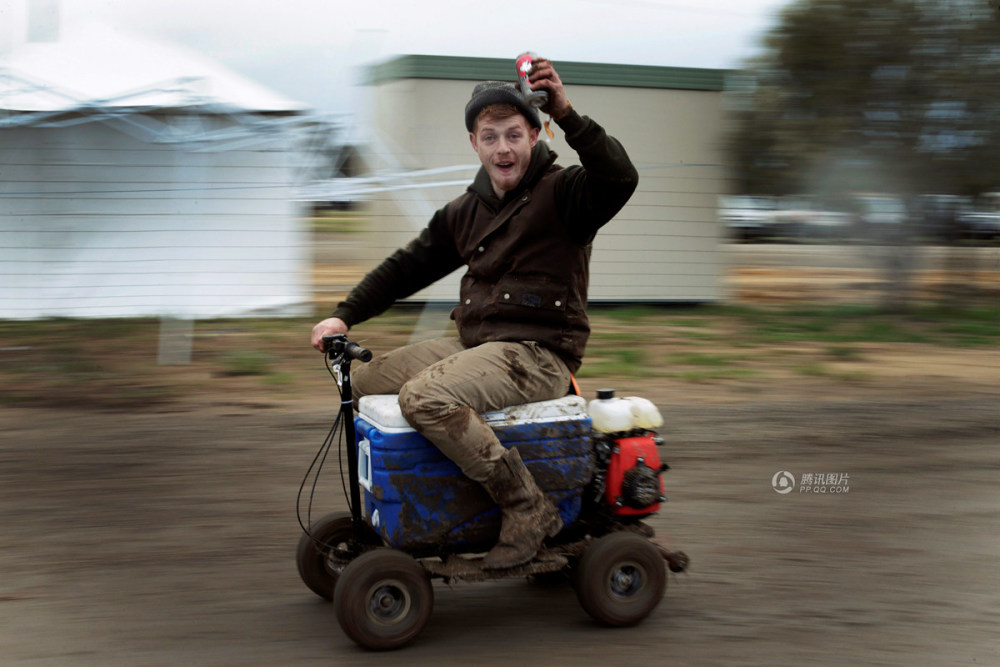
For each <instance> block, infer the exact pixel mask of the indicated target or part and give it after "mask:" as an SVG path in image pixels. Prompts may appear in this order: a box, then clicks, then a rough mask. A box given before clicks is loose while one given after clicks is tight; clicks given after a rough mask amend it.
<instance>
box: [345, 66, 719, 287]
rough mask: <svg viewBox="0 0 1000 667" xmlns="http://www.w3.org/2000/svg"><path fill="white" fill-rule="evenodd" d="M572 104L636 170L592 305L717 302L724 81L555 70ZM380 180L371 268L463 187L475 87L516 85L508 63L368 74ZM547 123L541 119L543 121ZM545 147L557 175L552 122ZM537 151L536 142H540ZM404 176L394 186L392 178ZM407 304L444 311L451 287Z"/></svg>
mask: <svg viewBox="0 0 1000 667" xmlns="http://www.w3.org/2000/svg"><path fill="white" fill-rule="evenodd" d="M556 66H557V68H558V71H559V74H560V76H561V77H562V80H563V83H564V84H565V86H566V91H567V94H568V96H569V99H570V101H571V102H572V103H573V105H574V107H576V109H577V110H578V111H580V113H582V114H585V115H589V116H591V117H593V118H594V119H595V120H597V121H598V122H599V123H601V124H602V125H603V126H604V127H605V128H606V129H607V130H608V132H609V133H610V134H612V135H613V136H615V137H617V138H618V139H619V140H621V142H622V143H623V144H624V145H625V147H626V149H627V150H628V152H629V154H630V156H631V157H632V160H633V162H634V163H635V165H636V167H637V168H638V170H639V177H640V181H639V188H638V190H637V191H636V193H635V195H634V196H633V197H632V199H631V201H630V202H629V203H628V205H626V207H625V208H624V209H623V210H622V211H621V212H620V213H619V214H618V216H617V217H616V218H615V219H614V220H613V221H611V222H610V223H609V224H608V225H607V226H606V227H605V228H604V229H603V230H602V231H601V232H600V233H599V234H598V237H597V240H596V241H595V243H594V253H593V258H592V263H591V288H590V299H591V301H592V302H678V301H692V302H700V301H714V300H719V299H721V298H722V296H723V295H722V280H721V277H722V273H723V255H722V253H721V250H720V241H721V240H722V238H723V236H724V234H723V231H722V229H721V227H720V224H719V221H718V213H717V198H718V196H719V195H720V194H724V192H725V191H726V178H727V173H726V169H725V168H724V166H723V164H722V162H723V158H722V146H721V143H722V125H723V108H722V88H723V79H724V76H725V72H724V71H721V70H706V69H686V68H673V67H648V66H628V65H607V64H594V63H575V62H556ZM369 75H370V80H369V83H370V84H371V93H372V97H371V103H372V111H371V116H370V122H371V125H372V130H373V137H372V139H373V141H372V144H371V148H372V151H373V155H371V156H370V159H371V160H372V165H373V167H374V168H375V170H376V173H379V172H381V173H383V174H388V173H392V174H395V175H396V176H395V177H393V178H392V179H391V180H393V183H394V184H393V185H392V186H390V187H386V188H385V189H383V190H381V191H377V192H374V193H372V194H371V195H370V202H371V210H372V215H373V233H372V234H371V235H370V238H369V239H367V240H366V242H365V243H364V244H363V245H365V246H367V247H366V249H365V251H364V252H365V253H366V255H367V256H366V258H365V259H366V261H367V262H369V263H371V264H374V263H376V262H377V261H379V260H381V259H382V258H383V257H385V256H387V255H389V254H390V253H392V252H393V251H394V250H395V249H396V248H398V247H400V246H402V245H404V244H405V243H406V242H407V241H409V239H411V238H412V237H413V236H414V235H415V234H416V233H417V232H418V231H419V230H420V229H422V228H423V227H424V226H425V225H426V224H427V221H428V220H429V219H430V217H431V214H432V213H433V212H434V211H435V210H436V209H437V208H439V207H440V206H442V205H444V204H445V203H447V202H448V201H450V200H451V199H453V198H454V197H456V196H458V195H459V194H461V193H462V192H463V191H464V190H465V187H466V186H467V185H468V183H470V182H471V180H472V177H473V175H474V174H475V171H476V169H477V168H478V166H479V165H478V160H477V158H476V154H475V153H474V152H473V150H472V148H471V146H470V143H469V137H468V132H467V131H466V130H465V124H464V109H465V104H466V102H467V101H468V98H469V95H470V93H471V90H472V87H473V85H474V84H475V83H476V82H478V81H482V80H487V79H497V80H506V81H513V80H514V79H515V72H514V59H513V58H512V59H510V60H509V61H507V60H502V59H492V58H456V57H443V56H413V55H410V56H401V57H398V58H395V59H393V60H391V61H388V62H385V63H383V64H381V65H378V66H375V67H373V68H372V69H371V70H370V72H369ZM544 120H545V117H544V116H543V121H544ZM552 128H553V129H554V131H555V137H554V138H553V139H552V140H551V143H550V147H551V148H552V149H553V150H554V151H555V152H556V153H557V154H558V155H559V159H558V161H557V162H558V163H559V164H562V165H564V166H568V165H570V164H577V163H578V160H577V157H576V154H575V152H574V151H573V150H572V149H570V148H569V146H568V145H567V144H566V141H565V138H564V136H563V134H562V132H561V131H560V129H559V128H558V126H557V125H556V124H555V123H554V122H553V123H552ZM543 139H544V134H543ZM400 174H402V176H400ZM459 275H460V272H458V273H456V274H454V275H452V276H449V277H448V278H446V279H444V280H442V281H441V282H439V283H438V284H437V285H434V286H432V287H430V288H428V289H426V290H424V291H422V292H420V293H418V294H417V295H415V296H414V297H413V300H417V301H452V300H454V299H456V298H457V295H458V287H457V285H458V276H459Z"/></svg>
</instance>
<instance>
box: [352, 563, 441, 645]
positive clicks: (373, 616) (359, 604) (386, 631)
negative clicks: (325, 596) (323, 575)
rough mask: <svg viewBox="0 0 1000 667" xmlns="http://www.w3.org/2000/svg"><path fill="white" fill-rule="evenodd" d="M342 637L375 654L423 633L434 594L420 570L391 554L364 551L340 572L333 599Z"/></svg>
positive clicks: (422, 571)
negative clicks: (344, 636) (344, 635)
mask: <svg viewBox="0 0 1000 667" xmlns="http://www.w3.org/2000/svg"><path fill="white" fill-rule="evenodd" d="M333 606H334V609H335V610H336V612H337V621H338V622H339V623H340V627H341V628H343V630H344V632H345V633H346V634H347V636H348V637H350V638H351V639H353V640H354V641H355V642H357V643H358V644H360V645H361V646H364V647H365V648H369V649H372V650H376V651H385V650H389V649H394V648H399V647H400V646H403V645H404V644H406V643H408V642H410V641H412V640H413V639H414V638H415V637H416V636H417V635H419V634H420V631H421V630H423V629H424V625H426V624H427V621H428V619H430V616H431V611H432V610H433V608H434V589H433V588H432V587H431V582H430V579H429V578H428V576H427V573H426V572H425V571H424V568H422V567H421V566H420V564H419V563H417V561H415V560H414V559H413V558H412V557H411V556H409V555H407V554H405V553H403V552H402V551H396V550H394V549H374V550H372V551H367V552H365V553H363V554H361V555H360V556H358V557H357V558H355V559H354V560H353V561H351V563H350V564H349V565H348V566H347V567H346V568H344V571H343V572H342V573H341V575H340V579H339V581H337V587H336V589H335V590H334V594H333Z"/></svg>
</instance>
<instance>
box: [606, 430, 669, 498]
mask: <svg viewBox="0 0 1000 667" xmlns="http://www.w3.org/2000/svg"><path fill="white" fill-rule="evenodd" d="M657 442H658V438H656V437H655V435H654V434H652V433H647V434H646V435H642V436H636V437H626V438H617V439H615V440H613V441H612V442H611V455H610V457H609V460H608V472H607V477H606V482H605V492H604V497H605V499H606V500H607V502H608V504H610V505H611V508H612V512H613V513H615V514H617V515H624V516H646V515H649V514H653V513H654V512H656V511H658V510H659V509H660V503H662V502H664V501H665V500H666V496H664V495H663V493H664V489H663V479H662V478H661V474H662V473H663V472H664V471H665V470H667V469H669V467H670V466H668V465H667V464H665V463H662V462H661V461H660V455H659V453H658V452H657V451H656V445H657Z"/></svg>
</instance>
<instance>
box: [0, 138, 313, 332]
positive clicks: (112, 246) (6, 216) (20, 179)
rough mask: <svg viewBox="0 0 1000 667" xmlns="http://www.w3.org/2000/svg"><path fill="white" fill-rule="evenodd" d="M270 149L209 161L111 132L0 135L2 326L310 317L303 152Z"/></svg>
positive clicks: (200, 153)
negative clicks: (301, 196)
mask: <svg viewBox="0 0 1000 667" xmlns="http://www.w3.org/2000/svg"><path fill="white" fill-rule="evenodd" d="M201 122H203V124H205V123H207V124H211V123H213V122H218V121H213V120H212V119H202V121H201ZM268 141H269V143H270V145H262V144H260V143H259V142H258V143H257V145H255V146H254V147H253V148H252V149H246V148H244V149H233V150H205V149H206V148H208V147H206V146H204V145H197V144H194V145H192V144H173V145H170V144H152V143H147V142H145V141H141V140H139V139H136V138H134V137H133V136H130V135H129V134H126V133H123V132H121V131H119V130H118V129H115V128H113V127H111V126H109V125H106V124H101V123H88V124H83V125H76V126H70V127H62V128H59V127H15V128H7V129H2V130H0V175H2V176H0V274H2V275H3V279H2V280H0V318H8V319H31V318H40V317H54V316H59V317H135V316H162V315H169V316H175V317H192V318H194V317H197V318H204V317H222V316H235V315H247V314H252V313H265V312H266V313H277V314H298V313H306V312H309V308H308V306H307V304H308V302H309V300H310V292H309V263H308V257H309V249H308V239H307V236H306V233H305V230H304V229H302V228H301V225H302V222H301V216H300V211H299V206H298V205H297V204H295V203H294V201H293V196H292V186H293V171H292V170H293V167H294V160H292V159H291V157H290V155H289V154H288V153H287V152H286V148H285V146H287V145H289V144H290V143H291V142H288V141H286V140H282V138H281V137H276V138H274V139H270V140H268Z"/></svg>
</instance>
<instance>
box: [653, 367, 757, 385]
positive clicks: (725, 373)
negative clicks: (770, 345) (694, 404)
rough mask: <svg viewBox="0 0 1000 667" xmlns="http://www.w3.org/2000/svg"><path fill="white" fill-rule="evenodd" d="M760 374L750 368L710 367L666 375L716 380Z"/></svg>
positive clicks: (685, 378)
mask: <svg viewBox="0 0 1000 667" xmlns="http://www.w3.org/2000/svg"><path fill="white" fill-rule="evenodd" d="M759 375H760V372H759V371H755V370H753V369H750V368H711V369H699V370H687V371H675V372H670V373H667V374H666V376H667V377H670V378H674V379H677V380H682V381H684V382H692V383H698V382H713V381H714V382H718V381H722V380H745V379H749V378H753V377H757V376H759Z"/></svg>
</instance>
